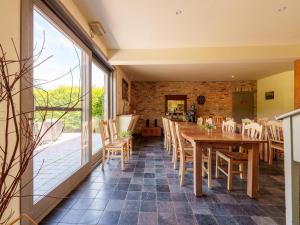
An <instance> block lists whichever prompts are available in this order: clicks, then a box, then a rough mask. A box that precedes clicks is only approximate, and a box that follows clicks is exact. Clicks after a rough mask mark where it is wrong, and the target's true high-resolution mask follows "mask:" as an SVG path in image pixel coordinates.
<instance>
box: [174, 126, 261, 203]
mask: <svg viewBox="0 0 300 225" xmlns="http://www.w3.org/2000/svg"><path fill="white" fill-rule="evenodd" d="M179 124H180V128H181V135H182V137H183V138H184V139H186V140H187V141H189V142H190V143H191V144H192V145H193V149H194V150H193V159H194V160H193V161H194V163H193V167H194V194H195V195H196V196H197V197H200V196H202V149H204V148H211V149H214V148H215V149H216V148H217V147H218V146H219V147H220V145H221V146H242V147H245V148H247V150H248V172H247V195H248V196H249V197H250V198H256V197H257V195H258V187H259V185H258V184H259V146H260V144H263V143H265V142H266V141H264V140H259V139H255V138H250V137H247V136H244V135H242V134H238V133H230V132H223V131H222V129H221V128H220V127H219V128H217V129H213V130H212V132H208V131H207V130H206V129H204V128H201V127H200V126H198V125H196V124H193V123H189V122H180V123H179Z"/></svg>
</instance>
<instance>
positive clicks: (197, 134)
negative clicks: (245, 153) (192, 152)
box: [179, 122, 266, 144]
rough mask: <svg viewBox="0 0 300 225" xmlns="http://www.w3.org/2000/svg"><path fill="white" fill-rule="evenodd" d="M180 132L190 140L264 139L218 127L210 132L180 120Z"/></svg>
mask: <svg viewBox="0 0 300 225" xmlns="http://www.w3.org/2000/svg"><path fill="white" fill-rule="evenodd" d="M179 124H180V128H181V134H182V136H183V137H184V138H185V139H187V140H188V141H190V142H206V143H245V144H254V143H264V142H266V141H265V140H259V139H256V138H250V137H247V136H244V135H241V134H238V133H230V132H223V131H222V129H221V128H220V127H217V129H213V130H212V131H211V132H210V133H209V132H208V131H207V130H206V129H204V128H201V127H200V126H198V125H196V124H193V123H188V122H181V123H179Z"/></svg>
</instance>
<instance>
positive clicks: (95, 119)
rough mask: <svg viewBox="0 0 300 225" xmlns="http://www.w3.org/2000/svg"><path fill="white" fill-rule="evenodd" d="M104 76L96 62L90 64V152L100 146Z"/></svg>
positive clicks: (93, 151) (103, 110) (103, 103)
mask: <svg viewBox="0 0 300 225" xmlns="http://www.w3.org/2000/svg"><path fill="white" fill-rule="evenodd" d="M105 76H106V73H105V72H104V71H103V70H102V69H101V68H100V67H98V66H97V65H96V64H94V63H93V64H92V132H93V134H92V154H93V155H94V154H95V153H97V152H98V151H99V150H100V149H101V147H102V143H101V138H100V132H99V120H100V119H103V118H104V113H105V105H106V104H105Z"/></svg>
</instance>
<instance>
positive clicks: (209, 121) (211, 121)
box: [205, 118, 213, 124]
mask: <svg viewBox="0 0 300 225" xmlns="http://www.w3.org/2000/svg"><path fill="white" fill-rule="evenodd" d="M205 123H209V124H213V119H212V118H207V119H206V120H205Z"/></svg>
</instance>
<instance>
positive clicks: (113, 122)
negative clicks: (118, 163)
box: [109, 119, 132, 155]
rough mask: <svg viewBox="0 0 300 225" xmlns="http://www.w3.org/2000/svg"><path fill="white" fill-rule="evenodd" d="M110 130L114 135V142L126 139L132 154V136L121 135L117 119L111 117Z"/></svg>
mask: <svg viewBox="0 0 300 225" xmlns="http://www.w3.org/2000/svg"><path fill="white" fill-rule="evenodd" d="M109 126H110V131H111V135H112V140H113V142H116V141H126V142H127V148H128V150H129V153H130V155H132V136H130V137H120V136H119V134H118V130H117V125H116V120H114V119H110V120H109Z"/></svg>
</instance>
